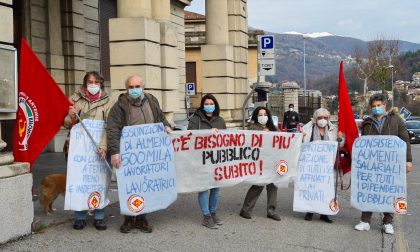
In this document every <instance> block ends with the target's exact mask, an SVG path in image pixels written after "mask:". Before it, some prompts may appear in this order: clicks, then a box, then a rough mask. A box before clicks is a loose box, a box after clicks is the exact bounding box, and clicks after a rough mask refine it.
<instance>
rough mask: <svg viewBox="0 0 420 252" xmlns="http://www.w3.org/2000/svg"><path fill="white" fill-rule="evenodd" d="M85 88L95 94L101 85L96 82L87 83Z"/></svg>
mask: <svg viewBox="0 0 420 252" xmlns="http://www.w3.org/2000/svg"><path fill="white" fill-rule="evenodd" d="M87 90H88V92H89V93H90V94H91V95H96V94H97V93H98V92H99V90H101V87H100V86H98V85H96V84H88V85H87Z"/></svg>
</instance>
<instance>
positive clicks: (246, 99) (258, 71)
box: [242, 37, 260, 130]
mask: <svg viewBox="0 0 420 252" xmlns="http://www.w3.org/2000/svg"><path fill="white" fill-rule="evenodd" d="M257 43H258V45H259V44H260V38H259V37H258V42H257ZM259 53H260V47H259V46H257V55H259ZM257 57H258V56H257ZM259 84H260V66H259V65H258V69H257V83H254V84H253V85H252V90H251V92H249V93H248V95H247V96H246V98H245V101H244V104H243V105H242V129H243V130H244V129H245V108H246V107H247V105H248V101H249V98H250V97H251V95H252V94H253V93H254V92H255V89H256V88H257V86H258V85H259Z"/></svg>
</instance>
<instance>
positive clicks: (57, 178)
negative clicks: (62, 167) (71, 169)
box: [39, 174, 66, 215]
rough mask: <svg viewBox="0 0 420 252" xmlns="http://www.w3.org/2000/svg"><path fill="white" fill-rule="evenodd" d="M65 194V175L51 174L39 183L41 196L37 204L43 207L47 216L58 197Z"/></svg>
mask: <svg viewBox="0 0 420 252" xmlns="http://www.w3.org/2000/svg"><path fill="white" fill-rule="evenodd" d="M65 193H66V175H64V174H51V175H48V176H46V177H45V178H44V179H43V180H42V182H41V195H40V196H39V203H40V204H41V205H42V206H43V207H44V214H45V215H48V214H49V212H52V211H53V208H52V204H53V202H54V200H55V199H56V198H57V197H58V195H60V194H61V195H63V196H64V195H65Z"/></svg>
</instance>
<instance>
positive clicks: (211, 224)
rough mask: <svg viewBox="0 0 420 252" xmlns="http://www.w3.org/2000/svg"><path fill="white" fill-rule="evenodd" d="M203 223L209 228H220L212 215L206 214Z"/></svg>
mask: <svg viewBox="0 0 420 252" xmlns="http://www.w3.org/2000/svg"><path fill="white" fill-rule="evenodd" d="M201 225H203V226H205V227H207V228H211V229H217V228H218V226H217V225H216V224H215V223H214V221H213V218H212V217H211V215H204V217H203V222H202V223H201Z"/></svg>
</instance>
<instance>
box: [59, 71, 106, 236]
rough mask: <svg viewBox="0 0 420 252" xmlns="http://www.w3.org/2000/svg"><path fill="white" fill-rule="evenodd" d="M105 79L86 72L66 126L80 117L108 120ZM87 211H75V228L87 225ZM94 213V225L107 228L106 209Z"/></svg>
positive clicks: (101, 149) (101, 147) (102, 151)
mask: <svg viewBox="0 0 420 252" xmlns="http://www.w3.org/2000/svg"><path fill="white" fill-rule="evenodd" d="M103 82H104V79H103V77H102V76H101V75H100V74H99V73H98V72H96V71H92V72H88V73H86V75H85V77H84V78H83V85H82V87H81V88H80V89H79V90H77V91H76V92H75V93H74V94H73V95H72V96H71V97H70V102H72V103H73V106H70V107H69V112H68V115H67V116H66V118H65V119H64V123H63V125H64V127H65V128H67V129H71V127H72V126H73V125H74V124H76V123H78V118H77V116H76V114H77V115H79V117H80V119H81V120H83V119H93V120H104V121H105V122H106V121H107V117H108V112H109V110H110V108H111V99H110V97H109V96H108V94H107V93H106V92H105V90H104V83H103ZM106 146H107V145H106V133H105V131H104V133H103V135H102V139H101V141H100V143H99V149H98V154H99V155H100V156H101V158H102V159H105V156H106ZM86 212H87V211H75V212H74V214H75V222H74V225H73V228H74V229H77V230H81V229H83V228H84V227H85V226H86ZM93 213H94V219H95V220H94V226H95V227H96V229H97V230H105V229H106V225H105V222H104V217H105V210H104V209H95V210H94V211H93Z"/></svg>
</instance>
